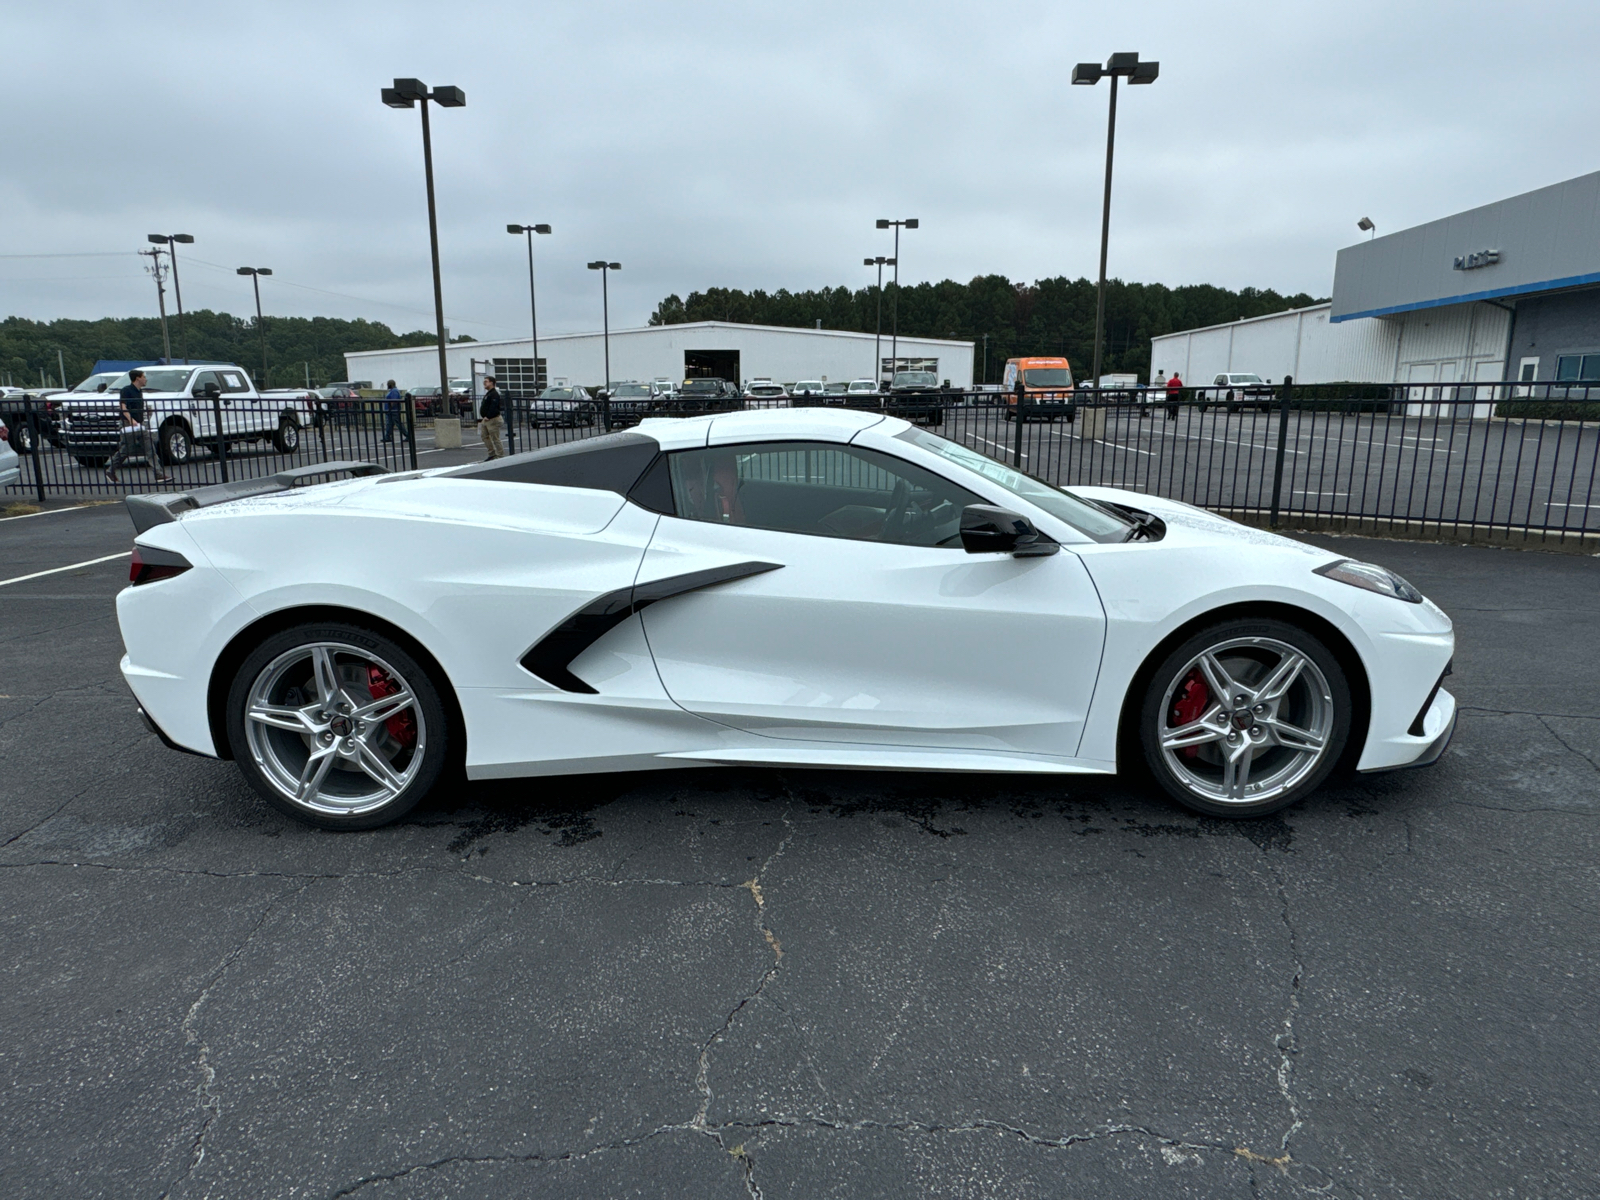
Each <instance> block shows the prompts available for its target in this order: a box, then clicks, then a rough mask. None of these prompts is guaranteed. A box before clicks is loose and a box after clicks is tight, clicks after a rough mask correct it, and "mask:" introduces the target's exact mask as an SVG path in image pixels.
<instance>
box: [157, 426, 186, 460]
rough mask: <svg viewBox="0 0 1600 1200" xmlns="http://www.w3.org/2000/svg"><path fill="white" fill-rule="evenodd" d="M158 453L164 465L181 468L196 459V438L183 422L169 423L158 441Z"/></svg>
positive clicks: (163, 427) (162, 428) (164, 427)
mask: <svg viewBox="0 0 1600 1200" xmlns="http://www.w3.org/2000/svg"><path fill="white" fill-rule="evenodd" d="M156 443H157V453H158V454H159V456H160V458H161V461H162V463H163V464H164V465H166V466H169V467H181V466H182V465H183V464H184V463H186V462H189V461H190V460H191V459H193V458H194V437H193V435H192V434H190V432H189V427H188V426H187V425H185V424H184V423H183V422H182V421H168V422H167V423H166V424H165V425H163V426H162V427H161V433H160V434H159V436H158V437H157V439H156Z"/></svg>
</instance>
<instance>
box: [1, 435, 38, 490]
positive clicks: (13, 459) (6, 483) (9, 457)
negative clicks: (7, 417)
mask: <svg viewBox="0 0 1600 1200" xmlns="http://www.w3.org/2000/svg"><path fill="white" fill-rule="evenodd" d="M29 453H32V451H29ZM21 478H22V463H21V462H20V461H19V460H18V458H17V452H16V450H15V449H13V448H12V445H11V430H10V429H9V428H8V427H7V425H6V423H5V422H4V421H0V488H3V487H10V486H11V485H12V484H13V483H16V482H17V481H18V480H20V479H21Z"/></svg>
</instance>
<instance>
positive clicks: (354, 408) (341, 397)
mask: <svg viewBox="0 0 1600 1200" xmlns="http://www.w3.org/2000/svg"><path fill="white" fill-rule="evenodd" d="M317 403H318V407H319V408H320V409H321V410H322V412H324V413H326V414H327V416H328V420H329V421H331V422H332V423H333V424H335V425H349V424H351V423H352V422H353V421H355V420H356V419H357V417H358V415H359V414H360V412H361V393H360V392H358V391H356V389H355V388H353V387H351V386H350V385H349V384H348V383H336V384H333V385H331V386H329V387H323V388H318V389H317Z"/></svg>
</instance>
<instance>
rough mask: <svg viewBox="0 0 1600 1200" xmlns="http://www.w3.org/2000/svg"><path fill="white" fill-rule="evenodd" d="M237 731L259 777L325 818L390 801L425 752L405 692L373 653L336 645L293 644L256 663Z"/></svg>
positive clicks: (417, 717) (421, 725)
mask: <svg viewBox="0 0 1600 1200" xmlns="http://www.w3.org/2000/svg"><path fill="white" fill-rule="evenodd" d="M374 688H378V689H380V690H381V691H383V692H384V693H386V694H382V695H374ZM390 688H394V689H397V690H394V691H389V689H390ZM244 728H245V736H246V738H247V740H248V742H249V745H250V755H251V757H252V758H253V759H254V760H255V763H256V766H257V767H259V768H260V770H261V774H262V776H263V777H264V778H266V779H267V781H268V782H270V783H271V784H272V786H273V787H274V788H275V789H277V791H278V792H279V793H280V794H282V795H283V797H284V798H285V799H287V800H288V801H290V803H292V804H295V805H297V806H299V807H301V808H305V809H308V810H310V811H311V812H315V813H322V814H325V815H328V816H338V817H354V816H360V815H361V814H363V813H368V812H371V811H372V810H373V809H376V808H381V807H383V806H384V805H386V804H388V803H390V802H391V801H392V800H394V799H395V798H396V797H397V796H399V795H400V793H401V792H403V791H404V790H405V789H406V787H407V785H409V784H410V783H411V781H412V780H413V779H414V778H416V775H417V771H418V770H419V769H420V767H421V766H422V760H423V756H424V753H425V751H426V749H427V727H426V723H425V722H424V720H423V715H422V708H421V706H420V705H419V704H418V703H417V693H416V691H415V689H413V688H412V687H411V685H410V684H409V683H408V682H407V681H406V680H405V679H404V678H403V677H402V676H401V675H400V673H399V672H398V671H396V670H395V669H394V668H393V667H391V666H390V665H389V664H388V663H386V662H384V661H383V660H382V659H381V658H378V657H376V656H375V655H373V654H372V653H370V652H369V651H367V650H363V649H360V648H359V647H356V646H352V645H349V644H347V643H343V642H313V643H310V644H308V645H304V646H296V647H295V648H294V649H292V650H289V651H286V652H285V653H283V654H280V655H279V656H278V657H277V658H275V659H273V660H272V661H271V662H270V663H268V664H267V665H266V666H265V667H264V668H262V670H261V673H260V674H259V675H257V676H256V678H255V682H254V683H252V684H251V685H250V693H249V697H248V699H247V701H246V704H245V711H244Z"/></svg>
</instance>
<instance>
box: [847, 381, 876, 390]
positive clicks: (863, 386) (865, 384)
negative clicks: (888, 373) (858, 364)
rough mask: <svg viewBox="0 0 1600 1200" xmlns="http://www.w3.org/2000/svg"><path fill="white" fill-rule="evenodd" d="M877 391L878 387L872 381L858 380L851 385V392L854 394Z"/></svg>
mask: <svg viewBox="0 0 1600 1200" xmlns="http://www.w3.org/2000/svg"><path fill="white" fill-rule="evenodd" d="M877 390H878V385H877V384H875V383H873V382H872V380H870V379H858V380H856V381H855V382H854V383H852V384H851V385H850V391H852V392H875V391H877Z"/></svg>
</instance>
